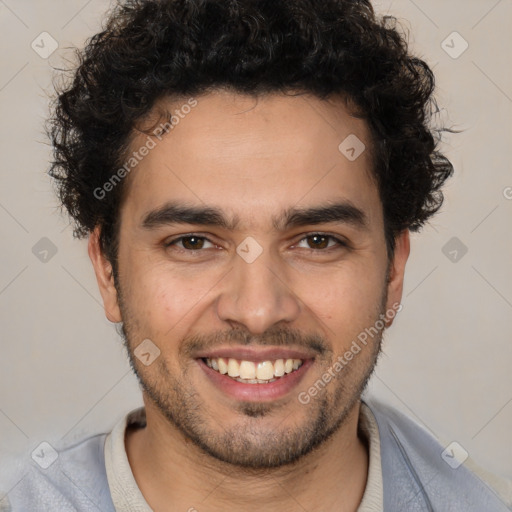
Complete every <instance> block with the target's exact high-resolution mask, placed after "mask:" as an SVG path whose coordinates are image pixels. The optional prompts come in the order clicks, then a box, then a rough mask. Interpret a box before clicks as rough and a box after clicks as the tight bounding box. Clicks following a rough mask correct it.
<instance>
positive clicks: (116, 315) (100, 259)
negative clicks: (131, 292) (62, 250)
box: [88, 227, 122, 322]
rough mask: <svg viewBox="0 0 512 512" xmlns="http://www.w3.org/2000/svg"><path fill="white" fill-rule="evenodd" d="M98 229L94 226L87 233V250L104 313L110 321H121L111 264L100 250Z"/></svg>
mask: <svg viewBox="0 0 512 512" xmlns="http://www.w3.org/2000/svg"><path fill="white" fill-rule="evenodd" d="M99 235H100V229H99V227H96V228H95V229H94V231H92V232H91V233H90V235H89V244H88V252H89V258H90V259H91V262H92V265H93V267H94V273H95V274H96V281H97V282H98V288H99V290H100V293H101V297H102V299H103V307H104V308H105V315H106V317H107V318H108V320H109V321H110V322H121V321H122V318H121V311H120V309H119V303H118V297H117V290H116V287H115V285H114V275H113V272H112V264H111V263H110V261H108V259H107V258H106V256H105V254H104V253H103V251H102V250H101V244H100V239H99Z"/></svg>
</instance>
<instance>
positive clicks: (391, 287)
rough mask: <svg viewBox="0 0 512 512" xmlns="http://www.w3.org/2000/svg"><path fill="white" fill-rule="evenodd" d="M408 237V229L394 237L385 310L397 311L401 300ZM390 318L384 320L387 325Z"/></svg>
mask: <svg viewBox="0 0 512 512" xmlns="http://www.w3.org/2000/svg"><path fill="white" fill-rule="evenodd" d="M409 253H410V239H409V230H408V229H405V230H404V231H402V232H401V233H400V234H399V235H398V236H397V237H396V238H395V251H394V255H393V260H392V261H391V264H390V268H389V281H388V298H387V303H386V311H390V310H394V311H395V312H396V311H397V307H396V306H397V304H399V303H400V301H401V300H402V292H403V285H404V273H405V264H406V263H407V259H408V258H409ZM393 319H394V315H393V317H392V318H388V319H387V320H386V326H387V327H389V326H390V325H391V324H392V323H393Z"/></svg>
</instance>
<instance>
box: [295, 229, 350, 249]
mask: <svg viewBox="0 0 512 512" xmlns="http://www.w3.org/2000/svg"><path fill="white" fill-rule="evenodd" d="M297 247H301V248H303V249H316V250H320V251H321V250H326V249H335V248H336V247H338V248H343V247H347V244H346V243H345V242H343V241H342V240H340V239H339V238H336V237H335V236H332V235H326V234H323V233H313V234H312V235H307V236H305V237H304V238H303V239H302V240H300V241H299V243H298V244H297Z"/></svg>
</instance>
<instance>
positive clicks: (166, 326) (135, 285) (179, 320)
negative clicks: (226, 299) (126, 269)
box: [129, 265, 218, 337]
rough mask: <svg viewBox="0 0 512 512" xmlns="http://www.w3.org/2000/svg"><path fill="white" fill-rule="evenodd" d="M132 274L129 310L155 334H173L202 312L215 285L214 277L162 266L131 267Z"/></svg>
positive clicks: (181, 330)
mask: <svg viewBox="0 0 512 512" xmlns="http://www.w3.org/2000/svg"><path fill="white" fill-rule="evenodd" d="M131 268H132V272H131V274H130V290H131V291H132V294H131V296H130V297H129V301H130V310H131V312H132V313H134V314H135V316H137V318H138V319H139V321H140V322H141V323H142V324H143V325H144V326H146V327H147V328H148V329H150V330H151V331H152V332H153V334H154V335H166V334H169V335H171V334H170V331H172V336H173V337H175V336H177V335H179V333H180V332H183V331H184V330H186V326H188V325H189V324H190V322H191V321H193V320H194V319H195V317H196V316H197V314H198V312H200V311H202V310H203V309H204V307H205V304H207V301H208V299H209V296H208V292H209V291H211V290H212V288H214V285H215V282H216V281H218V278H217V279H215V278H214V277H215V276H210V275H207V274H204V276H203V278H201V279H197V278H191V277H190V276H186V275H184V273H183V272H179V271H176V270H172V271H171V270H170V269H169V268H165V267H164V266H162V265H147V266H145V267H142V266H137V265H135V266H132V267H131Z"/></svg>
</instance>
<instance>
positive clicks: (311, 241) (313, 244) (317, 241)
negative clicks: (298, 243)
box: [306, 235, 332, 249]
mask: <svg viewBox="0 0 512 512" xmlns="http://www.w3.org/2000/svg"><path fill="white" fill-rule="evenodd" d="M329 238H332V237H329V236H325V235H311V236H308V237H306V240H307V241H308V242H307V243H308V246H309V247H310V248H311V249H326V248H327V247H329Z"/></svg>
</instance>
